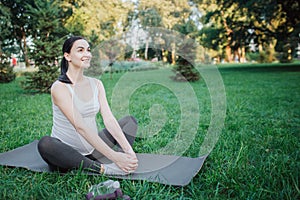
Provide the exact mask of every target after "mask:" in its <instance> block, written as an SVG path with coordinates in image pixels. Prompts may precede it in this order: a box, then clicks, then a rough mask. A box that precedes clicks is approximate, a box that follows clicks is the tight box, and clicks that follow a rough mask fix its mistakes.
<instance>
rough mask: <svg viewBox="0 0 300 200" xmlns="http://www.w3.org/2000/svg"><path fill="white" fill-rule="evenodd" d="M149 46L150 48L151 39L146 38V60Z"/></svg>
mask: <svg viewBox="0 0 300 200" xmlns="http://www.w3.org/2000/svg"><path fill="white" fill-rule="evenodd" d="M148 48H149V39H148V38H147V39H146V47H145V60H148Z"/></svg>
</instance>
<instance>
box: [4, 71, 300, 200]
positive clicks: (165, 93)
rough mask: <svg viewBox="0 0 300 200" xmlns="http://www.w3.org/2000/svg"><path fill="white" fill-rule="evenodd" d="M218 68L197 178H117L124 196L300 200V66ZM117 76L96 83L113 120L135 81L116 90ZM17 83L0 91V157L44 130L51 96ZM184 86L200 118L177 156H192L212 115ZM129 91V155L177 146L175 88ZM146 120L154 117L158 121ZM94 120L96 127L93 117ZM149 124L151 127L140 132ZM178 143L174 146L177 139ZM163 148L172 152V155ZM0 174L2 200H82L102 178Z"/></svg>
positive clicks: (201, 93) (202, 88)
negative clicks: (177, 183)
mask: <svg viewBox="0 0 300 200" xmlns="http://www.w3.org/2000/svg"><path fill="white" fill-rule="evenodd" d="M219 70H220V73H221V75H222V79H223V82H224V86H225V91H226V107H227V109H226V119H225V125H224V129H223V131H222V134H221V135H220V138H219V140H218V142H217V144H216V146H215V147H214V149H213V151H212V152H211V154H210V155H209V157H208V158H207V160H206V161H205V163H204V165H203V167H202V169H201V171H200V172H199V173H198V175H196V177H195V178H194V179H193V180H192V182H191V183H190V184H189V185H187V186H185V187H174V186H166V185H161V184H158V183H149V182H147V181H128V180H120V183H121V187H122V190H123V191H124V193H126V194H128V195H130V196H131V197H132V198H133V199H228V198H232V199H299V198H300V191H299V168H300V158H299V157H300V152H299V149H300V109H299V108H300V87H299V81H300V66H299V65H243V66H240V65H226V66H219ZM130 73H132V74H131V75H134V76H131V77H139V78H143V79H144V80H147V78H146V77H147V76H149V73H154V74H152V75H151V76H153V75H156V76H157V77H158V79H159V80H160V79H163V78H164V77H166V72H165V71H164V70H155V71H151V72H150V71H148V72H130ZM124 75H125V74H124V73H118V74H113V79H112V80H110V77H109V75H108V74H105V75H103V76H102V77H101V79H102V81H103V82H104V85H105V87H106V89H107V96H108V99H109V100H111V99H113V101H112V102H111V105H112V107H113V110H114V114H115V115H116V116H117V117H118V118H119V117H121V116H122V115H123V114H124V113H126V112H125V111H123V110H119V109H118V105H123V103H124V102H125V104H124V105H126V99H122V98H118V92H119V91H120V90H118V87H120V88H121V89H123V90H125V92H126V88H130V86H132V85H134V83H135V82H134V81H132V82H131V83H128V82H127V84H128V85H126V84H124V85H118V84H117V83H120V82H121V83H122V77H124ZM164 81H165V82H164V83H165V84H172V86H173V85H175V86H174V87H175V88H181V87H182V88H183V89H182V90H184V87H183V86H182V84H183V83H173V82H171V80H169V79H166V78H165V80H164ZM19 82H20V78H18V79H17V80H16V81H14V82H12V83H8V84H1V85H0V97H1V107H0V109H1V114H0V116H1V118H0V144H1V145H0V152H4V151H7V150H11V149H14V148H16V147H19V146H21V145H25V144H27V143H29V142H31V141H32V140H34V139H39V138H40V137H42V136H43V135H46V134H47V135H49V134H50V132H51V125H52V121H51V120H52V111H51V98H50V95H49V94H36V95H32V94H29V93H26V92H25V91H23V90H22V89H21V87H20V86H19ZM116 84H117V85H116ZM191 86H192V88H193V91H194V92H195V94H196V99H197V101H198V106H199V107H198V108H193V105H191V107H188V109H189V108H190V109H191V110H190V111H189V114H191V115H195V114H196V113H193V111H195V110H197V109H199V110H198V111H199V113H200V118H199V125H198V127H197V128H198V129H197V132H196V134H195V135H194V136H193V141H192V142H190V141H188V142H189V143H188V144H189V146H187V149H186V151H184V153H183V155H185V156H191V157H195V156H197V155H198V153H199V148H200V146H201V143H202V141H203V139H204V136H205V133H206V131H207V130H208V127H209V123H210V118H211V110H212V109H211V102H210V93H209V91H208V89H207V87H206V83H205V81H204V80H203V79H202V80H200V81H199V82H196V83H191ZM179 91H180V90H179ZM114 92H115V93H114ZM131 92H132V94H131V95H130V100H129V105H128V109H129V112H130V114H132V115H134V116H135V117H136V118H137V119H138V121H139V126H140V127H142V128H140V131H139V137H138V138H137V141H136V143H135V146H134V148H135V150H136V151H137V152H161V149H162V148H163V147H164V146H165V145H167V144H169V143H171V142H172V141H174V140H176V141H177V139H178V138H176V137H177V136H176V133H177V131H178V129H179V128H178V126H179V124H180V123H182V121H181V120H182V119H181V114H182V112H183V111H182V110H181V107H180V106H181V105H180V104H182V102H181V101H180V99H178V98H177V97H176V95H177V94H176V93H177V92H178V90H176V89H173V88H170V87H164V86H162V85H161V84H150V83H148V84H143V85H142V84H138V87H136V88H135V90H134V91H131ZM179 97H181V96H180V94H179ZM186 99H187V102H185V103H183V104H186V103H187V104H189V102H190V101H189V100H190V99H191V96H186ZM123 101H124V102H123ZM153 105H154V106H153ZM157 113H159V115H157ZM161 113H162V114H161ZM153 119H159V120H158V123H155V122H153ZM151 120H152V121H151ZM98 121H99V126H102V122H101V118H100V117H99V120H98ZM192 121H193V122H194V120H192ZM161 122H163V123H161ZM184 122H186V121H184ZM149 123H153V126H151V127H148V128H149V129H146V128H144V127H147V125H148V124H149ZM187 123H189V122H187ZM161 124H163V125H164V126H160V125H161ZM190 126H192V124H190ZM185 128H186V127H185ZM185 131H186V130H185ZM191 132H193V130H192V131H191ZM147 133H149V135H147ZM180 137H181V136H180ZM178 142H179V144H181V143H180V140H178ZM179 148H180V147H179ZM169 150H174V154H176V153H177V154H178V152H176V149H169ZM0 171H1V179H0V185H1V186H0V196H1V198H2V199H18V198H21V199H84V195H85V194H86V192H87V190H88V188H89V186H90V185H92V184H96V183H99V182H101V181H104V180H106V179H107V178H106V177H102V176H87V175H86V174H84V173H81V172H80V171H74V172H72V173H68V174H66V175H60V174H58V173H51V174H50V173H35V172H31V171H27V170H25V169H19V168H16V169H15V168H6V167H0ZM178 173H180V172H178Z"/></svg>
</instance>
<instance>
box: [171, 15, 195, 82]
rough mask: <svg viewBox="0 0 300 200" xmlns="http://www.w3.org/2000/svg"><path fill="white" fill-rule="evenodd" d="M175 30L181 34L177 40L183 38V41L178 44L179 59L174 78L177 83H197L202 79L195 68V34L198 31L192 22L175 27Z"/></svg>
mask: <svg viewBox="0 0 300 200" xmlns="http://www.w3.org/2000/svg"><path fill="white" fill-rule="evenodd" d="M173 29H174V30H175V31H177V32H179V33H181V35H179V36H177V38H178V37H179V38H182V40H180V42H177V43H176V50H177V53H176V55H177V57H178V58H177V59H176V66H175V68H174V71H175V76H174V77H172V78H173V80H176V81H197V80H199V78H200V74H199V72H198V71H197V69H196V68H195V59H196V51H197V44H196V40H195V38H196V35H195V33H197V32H198V29H197V27H196V26H195V24H194V22H193V21H192V20H188V21H187V22H185V21H183V22H182V23H181V24H177V25H175V26H174V28H173Z"/></svg>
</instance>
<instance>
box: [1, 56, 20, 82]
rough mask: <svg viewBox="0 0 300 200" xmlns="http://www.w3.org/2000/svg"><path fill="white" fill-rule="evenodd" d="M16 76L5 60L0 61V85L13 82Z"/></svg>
mask: <svg viewBox="0 0 300 200" xmlns="http://www.w3.org/2000/svg"><path fill="white" fill-rule="evenodd" d="M15 78H16V74H15V72H14V70H13V67H11V66H10V65H9V62H7V61H5V59H0V83H8V82H11V81H13V80H15Z"/></svg>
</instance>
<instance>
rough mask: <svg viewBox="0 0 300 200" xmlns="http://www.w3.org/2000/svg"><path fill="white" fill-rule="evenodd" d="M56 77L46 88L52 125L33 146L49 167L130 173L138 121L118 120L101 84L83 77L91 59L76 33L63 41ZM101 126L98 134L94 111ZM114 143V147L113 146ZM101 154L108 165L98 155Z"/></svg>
mask: <svg viewBox="0 0 300 200" xmlns="http://www.w3.org/2000/svg"><path fill="white" fill-rule="evenodd" d="M62 51H63V58H62V61H61V75H60V77H59V78H58V80H57V81H56V82H54V83H53V85H52V87H51V97H52V107H53V127H52V133H51V136H44V137H42V138H41V139H40V141H39V144H38V150H39V152H40V154H41V156H42V158H43V159H44V160H45V161H46V162H47V163H48V164H49V166H50V168H51V169H58V170H60V171H68V170H71V169H78V168H82V169H88V170H92V171H94V172H99V173H103V174H119V175H125V174H129V173H131V172H134V171H135V170H136V168H137V166H138V160H137V157H136V155H135V152H134V151H133V149H132V144H133V142H134V139H135V135H136V132H137V122H136V120H135V119H134V118H133V117H132V116H127V117H124V118H122V119H121V120H119V121H117V120H116V119H115V117H114V116H113V114H112V112H111V110H110V107H109V104H108V102H107V99H106V94H105V90H104V86H103V84H102V82H101V81H100V80H98V79H94V78H91V77H87V76H84V75H83V71H84V69H86V68H88V67H89V66H90V61H91V58H92V55H91V52H90V47H89V44H88V42H87V41H86V40H85V39H84V38H82V37H79V36H74V37H71V38H69V39H67V40H66V41H65V42H64V45H63V49H62ZM98 112H100V113H101V116H102V119H103V123H104V125H105V129H103V130H102V131H101V132H99V133H98V130H97V125H96V114H97V113H98ZM114 146H115V147H116V148H114ZM102 156H105V157H106V158H108V159H109V160H111V161H112V162H113V163H112V164H102V163H100V162H99V161H97V159H99V158H100V157H102Z"/></svg>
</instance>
